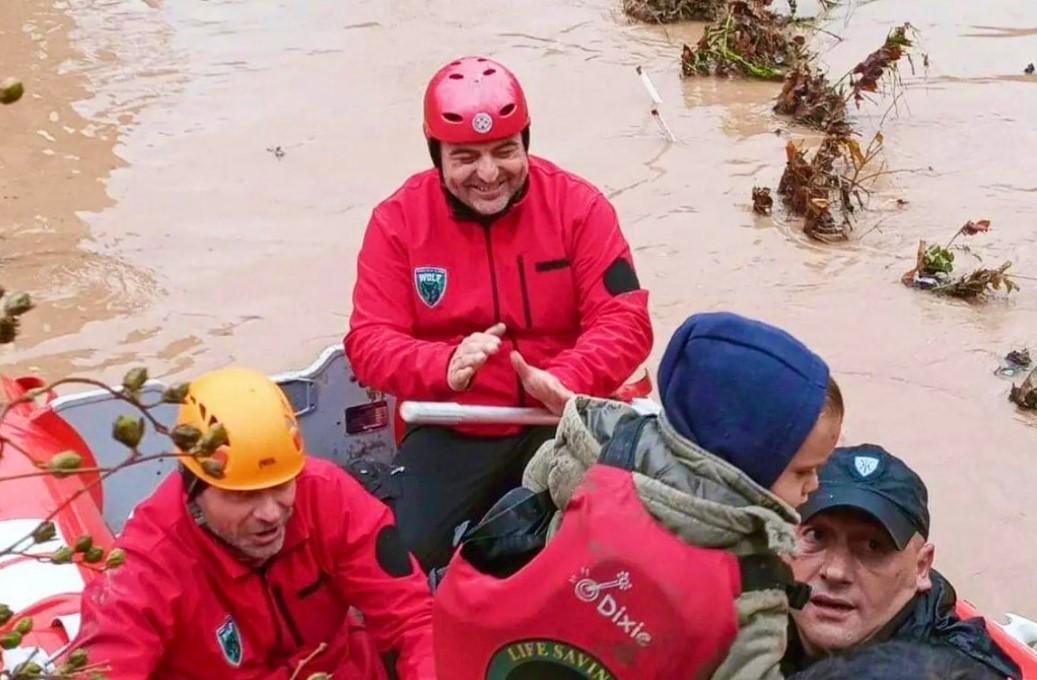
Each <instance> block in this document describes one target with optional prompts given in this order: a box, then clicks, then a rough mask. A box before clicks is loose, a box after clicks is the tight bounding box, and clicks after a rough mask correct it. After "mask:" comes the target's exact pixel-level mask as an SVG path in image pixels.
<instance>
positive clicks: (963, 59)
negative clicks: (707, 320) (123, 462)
mask: <svg viewBox="0 0 1037 680" xmlns="http://www.w3.org/2000/svg"><path fill="white" fill-rule="evenodd" d="M619 5H620V3H619V1H618V0H576V1H575V2H573V1H570V2H561V1H559V0H550V1H548V0H525V1H524V2H521V3H517V2H504V1H499V2H486V1H485V0H478V1H475V0H455V1H454V2H450V3H429V2H425V1H424V0H393V1H391V2H390V1H389V0H378V1H374V0H366V1H365V0H354V1H353V2H348V3H343V2H338V1H332V0H308V1H307V2H303V3H298V2H263V3H257V2H246V1H245V0H208V1H206V0H177V1H176V2H163V1H162V0H149V1H147V2H145V1H144V0H139V1H138V0H50V1H42V0H17V1H16V2H4V3H0V72H2V74H0V75H3V74H11V75H18V76H20V77H21V78H22V79H23V80H24V81H25V84H26V88H27V92H28V94H27V95H26V97H25V98H24V100H23V101H22V102H20V103H19V104H18V105H16V106H12V107H5V108H4V109H3V110H0V280H2V281H3V283H4V284H5V285H6V286H8V287H9V288H18V289H25V290H28V291H30V292H32V294H33V295H34V296H35V297H36V298H37V300H39V302H40V303H41V304H40V307H39V309H37V310H36V311H35V312H33V313H32V314H30V315H29V316H28V317H26V325H25V332H24V334H23V336H22V337H21V339H20V340H19V342H18V344H17V346H16V347H13V348H3V349H2V350H0V365H2V370H3V371H4V372H22V371H30V370H31V371H38V372H42V373H43V374H44V375H46V376H52V377H53V376H58V375H61V374H65V373H70V372H71V373H77V374H84V375H89V376H92V377H102V378H105V379H107V380H112V381H114V380H116V379H117V378H118V377H119V376H120V375H121V372H122V371H123V370H125V368H126V367H127V366H129V365H131V364H137V363H140V362H144V363H146V364H147V365H149V366H150V367H152V370H153V372H154V373H157V374H159V375H160V376H162V377H165V378H186V377H189V376H191V375H192V374H194V373H196V372H198V371H201V370H204V369H208V368H212V367H215V366H218V365H221V364H224V363H225V362H228V361H231V360H234V361H241V362H247V363H249V364H253V365H255V366H257V367H258V368H261V369H264V370H267V371H281V370H288V369H292V368H300V367H303V366H305V365H306V364H308V363H309V361H310V360H311V359H312V358H313V357H315V356H316V354H317V352H318V351H319V350H320V349H322V348H323V347H325V346H328V345H331V344H335V343H337V342H338V341H339V339H340V337H341V335H342V333H343V331H344V330H345V327H346V323H347V317H348V313H349V309H350V291H351V288H352V283H353V279H354V276H355V256H356V252H357V248H358V246H359V243H360V240H361V237H362V234H363V229H364V226H365V224H366V220H367V216H368V214H369V211H370V209H371V208H372V206H373V205H374V204H375V203H376V202H377V201H378V200H380V199H381V198H383V197H384V196H386V195H387V194H388V193H390V192H391V191H392V190H394V189H395V188H396V187H397V186H398V185H399V183H400V182H401V181H402V180H403V179H404V178H405V177H406V176H407V175H408V174H410V173H412V172H414V171H417V170H420V169H422V168H424V167H426V166H427V165H428V158H427V156H426V151H425V148H424V143H423V139H422V137H421V128H420V119H419V116H420V99H421V94H422V90H423V87H424V85H425V82H426V80H427V78H428V77H429V75H430V74H431V73H432V72H433V70H434V69H435V68H436V67H438V66H439V65H440V64H442V63H443V62H445V61H447V60H448V59H451V58H453V57H455V56H457V55H459V54H464V53H471V52H482V53H486V54H488V55H491V56H494V57H497V58H499V59H501V60H503V61H504V62H505V63H506V64H508V65H509V66H511V67H512V68H513V69H514V70H515V71H516V72H517V74H518V75H519V76H520V77H521V78H522V80H523V82H524V84H525V87H526V90H527V94H528V96H529V99H530V104H531V106H532V111H533V118H534V123H533V145H534V151H535V152H537V153H539V154H542V155H544V156H547V157H549V158H551V159H552V160H554V161H556V162H558V163H560V164H562V165H563V166H565V167H567V168H569V169H571V170H573V171H575V172H578V173H580V174H582V175H584V176H586V177H587V178H588V179H590V180H592V181H593V182H595V183H596V184H598V185H599V186H601V187H602V188H603V189H604V190H605V191H606V192H607V193H608V194H609V195H610V196H611V198H612V199H613V201H614V202H615V204H616V206H617V209H618V210H619V213H620V216H621V218H622V222H623V227H624V229H625V232H626V235H627V238H628V239H629V240H630V242H631V244H632V245H633V247H634V248H635V257H636V260H637V265H638V267H639V270H640V273H641V277H642V281H643V282H644V283H645V284H646V285H647V286H648V287H649V288H650V289H651V291H652V297H651V307H652V314H653V318H654V320H655V323H656V329H657V342H656V348H655V352H654V353H653V355H652V359H651V361H650V368H652V369H653V371H654V367H655V365H656V364H655V362H656V361H657V359H658V357H659V353H660V352H661V349H662V347H663V345H664V343H665V340H666V338H667V337H669V334H670V332H671V331H672V330H673V328H674V327H675V326H676V325H677V324H678V323H679V322H680V321H681V320H682V319H683V318H684V317H685V316H686V315H687V314H688V313H690V312H693V311H698V310H704V309H721V308H724V309H732V310H736V311H739V312H742V313H745V314H749V315H755V316H759V317H762V318H764V319H767V320H769V321H771V322H774V323H777V324H780V325H782V326H785V327H787V328H789V329H790V330H791V331H793V332H794V333H796V334H797V335H799V336H800V337H802V338H803V339H804V340H806V341H807V342H809V343H810V344H811V345H813V346H814V347H816V348H817V349H818V350H819V351H820V352H821V353H822V354H823V355H824V356H825V357H826V358H827V359H828V360H829V361H830V363H831V365H832V367H833V369H834V370H835V372H836V375H837V376H838V378H839V379H840V381H841V382H842V384H843V387H844V391H845V394H846V399H847V406H848V415H847V421H846V427H845V434H844V441H845V442H861V441H871V442H877V443H881V444H884V445H886V446H887V447H888V448H890V449H891V450H893V451H894V452H897V453H899V454H900V455H902V456H904V457H905V458H907V459H908V460H909V461H910V462H911V463H912V464H913V465H914V466H916V467H917V469H918V470H919V471H920V472H921V473H922V475H923V477H924V478H925V479H926V481H927V482H928V485H929V489H930V494H931V506H932V510H933V516H934V521H933V527H934V529H933V540H934V541H935V543H936V544H937V565H938V567H939V568H940V569H941V570H942V571H943V572H945V573H946V574H947V575H948V576H949V577H950V578H951V579H952V581H953V582H954V583H955V584H956V585H957V587H958V590H959V591H960V593H962V594H964V595H965V596H967V597H968V598H970V599H972V600H973V601H974V602H975V603H976V604H977V605H979V606H980V607H981V608H983V609H985V610H987V611H989V612H991V613H995V614H1000V613H1002V612H1005V611H1013V612H1018V613H1022V614H1024V615H1029V616H1031V617H1035V616H1037V590H1035V589H1034V588H1033V585H1032V584H1033V576H1032V571H1033V569H1034V567H1035V566H1037V507H1035V505H1034V499H1035V498H1037V427H1035V423H1037V420H1035V418H1033V417H1029V416H1027V415H1026V414H1023V413H1020V412H1017V411H1016V410H1015V408H1014V407H1013V406H1012V405H1011V404H1010V403H1009V402H1008V400H1007V394H1008V389H1009V383H1008V382H1007V381H1005V380H1002V379H999V378H997V377H995V376H994V375H993V369H994V368H995V367H996V366H997V363H998V360H999V358H1000V357H1001V356H1002V355H1004V354H1005V353H1006V352H1008V351H1009V350H1010V349H1013V348H1016V347H1019V346H1023V345H1027V344H1029V345H1031V346H1032V345H1034V344H1037V284H1035V283H1034V282H1033V281H1029V280H1020V283H1021V284H1022V286H1023V289H1022V291H1021V292H1020V293H1018V294H1015V295H1013V296H1012V297H1011V298H1010V299H1007V300H1005V299H997V300H993V301H990V302H988V303H986V304H983V305H976V304H968V303H965V302H960V301H956V300H949V299H939V298H935V297H932V296H928V295H925V294H922V293H919V292H916V291H912V290H908V289H907V288H905V287H903V286H901V285H900V284H899V283H898V279H899V276H900V274H901V273H902V272H903V271H905V270H906V269H909V268H910V267H911V266H912V262H913V258H914V253H915V247H916V244H917V241H918V239H919V238H927V239H929V238H936V239H944V238H946V237H948V236H950V234H951V233H952V232H953V231H954V230H955V229H956V228H957V227H958V226H960V225H961V224H962V223H964V222H965V220H967V219H978V218H989V219H991V220H992V221H993V231H992V232H991V233H990V234H987V235H980V236H977V237H974V238H973V239H972V241H971V245H972V246H973V247H975V248H976V249H977V250H979V251H980V252H982V253H983V254H984V256H985V257H986V258H987V261H994V262H998V263H999V262H1000V260H1001V259H1002V258H1011V259H1012V260H1014V261H1015V262H1016V267H1015V269H1016V270H1017V271H1018V272H1019V273H1022V274H1030V275H1035V276H1037V240H1035V239H1034V236H1033V234H1034V232H1033V230H1034V227H1035V225H1037V132H1035V130H1037V128H1035V123H1034V120H1035V119H1034V112H1037V76H1026V75H1025V74H1024V73H1023V69H1024V68H1025V66H1026V65H1027V64H1028V63H1030V62H1032V61H1034V59H1035V58H1037V4H1035V3H1032V2H1018V1H1017V0H992V1H989V2H984V3H975V2H967V1H966V0H947V1H946V2H942V3H938V4H937V3H902V2H894V1H893V0H875V1H872V2H862V3H850V2H846V3H844V4H843V6H841V7H838V8H837V9H835V10H833V11H832V12H831V13H830V14H829V16H828V18H827V19H826V20H825V23H824V26H825V28H826V29H827V30H828V31H831V32H832V33H834V34H837V35H839V36H841V37H842V40H841V41H839V40H837V39H836V38H834V37H830V36H828V35H824V34H822V35H818V36H817V37H816V38H815V39H814V43H813V44H814V47H815V48H816V49H817V50H819V51H820V52H821V53H822V57H823V59H824V61H825V62H826V63H827V64H828V65H829V66H830V67H831V71H832V72H833V74H836V75H838V74H841V73H842V72H844V71H845V70H846V69H847V68H848V67H849V66H851V65H852V64H853V63H856V61H858V60H859V59H861V58H863V57H864V56H865V55H866V54H867V53H868V52H870V51H871V50H872V49H874V48H875V47H877V46H878V45H879V44H880V43H881V41H882V40H883V38H884V37H885V35H886V32H887V31H888V29H889V28H890V27H891V26H892V25H893V24H895V23H900V22H903V21H910V22H912V23H913V24H914V25H915V26H917V27H918V28H919V29H920V30H921V44H920V46H919V48H918V51H919V52H926V53H928V54H929V57H930V66H929V68H928V70H925V69H923V68H922V64H921V59H920V58H919V59H916V61H915V66H916V67H917V68H916V71H915V73H914V74H912V73H911V70H910V68H907V67H906V65H905V67H904V68H903V69H902V72H903V77H904V83H905V85H906V92H905V96H904V98H903V99H902V100H901V103H900V105H899V107H898V112H897V113H894V114H891V115H890V116H889V117H888V118H887V120H886V122H885V124H884V126H883V130H884V133H885V138H886V151H885V153H884V156H883V158H884V160H885V161H886V162H887V163H888V164H889V166H890V167H891V168H894V169H916V170H918V171H916V172H910V173H902V174H897V175H893V176H889V177H887V178H885V179H884V180H883V181H882V183H881V184H880V185H879V187H878V190H877V192H876V193H875V195H874V196H873V198H872V202H871V206H872V210H871V212H869V213H867V214H866V215H865V216H864V217H863V219H862V221H861V222H860V223H859V224H858V227H857V230H856V232H855V237H854V239H853V240H852V241H851V242H850V243H848V244H842V245H835V246H826V245H821V244H817V243H814V242H811V241H809V240H807V239H806V238H804V237H803V235H802V234H801V233H800V231H799V228H798V226H797V224H796V223H795V222H794V221H786V220H785V219H784V216H783V211H782V210H781V209H776V210H775V216H774V217H773V218H770V217H758V216H755V215H753V213H752V212H751V211H750V200H749V196H750V190H751V188H752V187H753V185H754V184H765V185H768V186H771V187H772V188H775V189H776V187H777V183H778V178H779V176H780V174H781V170H782V164H783V158H784V145H785V143H786V142H787V141H788V139H790V138H793V139H800V138H803V137H804V136H806V133H805V131H803V130H800V129H797V128H794V127H791V126H790V125H789V124H788V123H787V122H786V121H785V120H782V119H779V118H778V117H776V116H775V115H774V114H772V113H771V111H770V107H771V104H772V100H773V98H774V96H775V95H776V94H777V92H778V90H779V87H780V86H779V85H778V84H774V83H759V82H744V81H737V80H732V81H718V80H715V79H693V80H687V81H682V80H681V79H680V77H679V73H680V64H679V55H680V47H681V44H682V42H683V41H691V40H695V39H697V37H698V36H699V35H700V33H701V30H702V26H701V24H688V25H681V26H671V27H666V28H664V27H650V26H644V25H639V24H634V23H631V22H629V21H627V20H626V19H625V18H624V17H623V16H622V15H621V14H620V12H619V11H618V7H619ZM814 9H815V8H813V7H810V6H807V4H806V3H805V2H801V3H800V12H801V13H810V12H813V11H814ZM637 65H643V66H645V67H646V68H647V69H648V71H649V73H650V74H651V76H652V77H653V79H654V81H655V83H656V86H657V87H658V89H659V91H660V92H661V94H662V96H663V98H664V102H665V103H664V108H663V111H664V115H665V116H666V117H667V119H668V121H669V124H670V126H671V127H672V128H673V129H674V131H675V132H676V134H677V136H678V137H679V141H678V143H676V144H668V143H666V142H665V140H664V139H663V138H662V137H661V135H660V134H659V131H658V130H657V128H656V127H655V124H654V122H653V120H652V118H651V117H650V115H649V113H648V98H647V96H646V94H645V91H644V90H643V89H642V86H641V83H640V82H639V80H638V78H637V76H636V73H635V71H634V68H635V66H637ZM885 110H886V105H885V103H882V102H876V103H873V104H867V105H865V106H863V107H862V108H861V109H860V111H858V112H856V113H855V114H854V115H855V117H856V118H855V119H856V120H857V121H858V124H859V126H860V128H861V129H862V131H863V132H864V133H865V134H870V132H871V131H873V130H874V129H875V127H876V125H877V124H878V122H879V119H880V118H881V116H882V114H883V113H884V112H885ZM776 130H777V131H778V132H777V133H776V132H775V131H776ZM277 146H280V147H281V148H282V150H283V151H284V156H283V157H282V158H280V159H279V158H277V157H276V156H275V154H274V153H272V152H271V151H268V149H272V148H275V147H277ZM929 168H931V169H929ZM898 198H902V199H905V200H906V201H907V203H906V205H903V206H902V207H898V205H897V199H898ZM876 225H877V228H873V227H876ZM865 232H867V233H866V235H863V234H865Z"/></svg>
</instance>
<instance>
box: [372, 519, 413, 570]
mask: <svg viewBox="0 0 1037 680" xmlns="http://www.w3.org/2000/svg"><path fill="white" fill-rule="evenodd" d="M374 555H375V558H376V559H377V560H378V566H379V567H381V568H382V570H383V571H385V573H386V574H388V575H389V576H395V577H396V578H403V577H405V576H410V575H411V574H413V573H414V566H413V565H412V564H411V561H410V553H408V552H407V548H406V546H404V545H403V539H402V538H401V537H400V531H399V530H398V529H397V528H396V527H395V526H392V525H390V526H387V527H382V530H381V531H379V532H378V537H377V538H376V539H375V547H374Z"/></svg>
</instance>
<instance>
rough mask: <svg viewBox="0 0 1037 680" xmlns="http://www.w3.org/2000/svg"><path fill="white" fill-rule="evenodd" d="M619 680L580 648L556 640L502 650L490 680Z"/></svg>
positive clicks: (492, 665)
mask: <svg viewBox="0 0 1037 680" xmlns="http://www.w3.org/2000/svg"><path fill="white" fill-rule="evenodd" d="M548 678H549V679H550V680H616V676H615V675H613V673H612V671H610V670H609V669H608V668H606V667H605V666H604V665H602V663H601V662H600V661H598V660H597V659H596V658H594V656H592V655H591V654H588V653H587V652H585V651H583V650H582V649H580V648H579V647H574V646H573V645H570V644H567V643H565V642H558V641H556V640H521V641H518V642H510V643H508V644H506V645H504V646H503V647H501V648H500V649H499V650H498V651H497V652H496V653H495V654H494V655H493V658H492V659H491V660H490V666H489V668H488V669H487V671H486V680H548Z"/></svg>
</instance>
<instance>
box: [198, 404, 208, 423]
mask: <svg viewBox="0 0 1037 680" xmlns="http://www.w3.org/2000/svg"><path fill="white" fill-rule="evenodd" d="M198 411H199V413H200V414H201V416H202V420H205V417H206V415H208V413H209V412H208V411H206V410H205V404H198Z"/></svg>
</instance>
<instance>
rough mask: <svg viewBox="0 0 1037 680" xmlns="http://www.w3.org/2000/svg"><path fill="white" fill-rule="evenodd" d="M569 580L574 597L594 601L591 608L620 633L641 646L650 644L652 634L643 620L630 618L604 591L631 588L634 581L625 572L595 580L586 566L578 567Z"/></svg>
mask: <svg viewBox="0 0 1037 680" xmlns="http://www.w3.org/2000/svg"><path fill="white" fill-rule="evenodd" d="M569 582H570V583H572V584H573V594H575V595H576V599H577V600H579V601H580V602H586V603H587V604H593V605H595V607H594V610H595V611H596V612H597V613H598V614H600V615H601V616H604V617H605V618H606V619H608V620H609V621H610V622H611V623H612V625H614V626H615V627H616V628H618V629H619V630H620V632H622V633H623V635H625V636H627V637H629V638H630V639H631V640H633V641H634V642H636V643H637V644H638V645H639V646H641V647H647V646H648V645H649V644H651V642H652V634H651V633H649V632H648V631H647V630H645V621H639V620H637V619H636V618H634V617H633V616H632V615H631V613H630V612H629V611H628V610H627V608H626V606H624V605H623V604H622V603H620V602H619V601H618V600H617V599H616V597H614V596H613V595H611V594H610V593H608V592H607V591H610V590H615V591H624V590H630V589H631V588H633V587H634V584H633V583H631V581H630V573H629V572H626V571H620V572H617V573H616V575H615V577H614V578H611V579H609V580H606V581H599V580H597V579H594V578H591V575H590V570H589V569H586V568H584V569H581V570H580V573H579V574H576V575H574V576H573V577H572V578H570V579H569Z"/></svg>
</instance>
